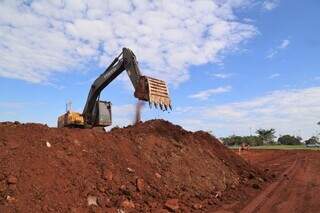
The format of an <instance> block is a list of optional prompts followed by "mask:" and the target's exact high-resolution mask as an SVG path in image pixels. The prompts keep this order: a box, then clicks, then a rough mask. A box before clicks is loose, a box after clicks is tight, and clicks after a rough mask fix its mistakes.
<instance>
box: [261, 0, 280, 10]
mask: <svg viewBox="0 0 320 213" xmlns="http://www.w3.org/2000/svg"><path fill="white" fill-rule="evenodd" d="M279 3H280V0H265V1H264V2H263V3H262V7H263V8H264V9H265V10H269V11H270V10H273V9H275V8H276V7H278V6H279Z"/></svg>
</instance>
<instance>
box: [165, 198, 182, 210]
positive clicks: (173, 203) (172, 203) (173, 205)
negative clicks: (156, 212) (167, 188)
mask: <svg viewBox="0 0 320 213" xmlns="http://www.w3.org/2000/svg"><path fill="white" fill-rule="evenodd" d="M164 205H165V207H166V208H168V209H169V210H171V211H177V210H178V209H179V200H178V199H170V200H167V202H166V203H165V204H164Z"/></svg>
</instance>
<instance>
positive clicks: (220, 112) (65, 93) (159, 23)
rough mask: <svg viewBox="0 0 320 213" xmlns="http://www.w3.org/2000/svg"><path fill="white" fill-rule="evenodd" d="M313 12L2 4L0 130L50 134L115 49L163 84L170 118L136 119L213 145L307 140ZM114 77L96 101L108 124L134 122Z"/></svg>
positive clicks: (276, 5) (236, 3)
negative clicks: (255, 139)
mask: <svg viewBox="0 0 320 213" xmlns="http://www.w3.org/2000/svg"><path fill="white" fill-rule="evenodd" d="M319 9H320V2H319V1H316V0H306V1H289V0H261V1H252V0H225V1H221V0H219V1H218V0H217V1H195V2H191V1H174V2H172V1H156V2H149V1H134V0H133V1H125V0H123V1H110V2H109V1H100V0H94V1H90V3H89V1H88V2H86V1H82V0H77V1H72V2H71V1H26V2H21V1H10V0H9V1H2V2H1V3H0V38H1V39H0V91H1V93H0V120H1V121H5V120H11V121H14V120H18V121H21V122H41V123H47V124H48V125H50V126H55V125H56V120H57V117H58V116H59V115H60V114H62V113H63V112H64V111H65V103H66V101H67V100H71V101H72V103H73V104H72V106H73V110H75V111H80V112H81V111H82V108H83V106H84V104H85V101H86V97H87V94H88V91H89V88H90V85H91V83H92V81H93V80H94V79H95V78H96V77H97V76H98V75H99V74H100V73H101V72H103V71H104V69H105V68H106V67H107V66H108V65H109V64H110V62H111V61H112V59H113V58H114V57H115V56H116V55H118V54H119V53H120V51H121V48H122V47H123V46H126V47H129V48H131V49H132V50H133V51H134V52H135V54H136V56H137V59H138V61H139V64H140V68H141V70H142V72H143V73H144V74H147V75H150V76H155V77H158V78H161V79H163V80H166V81H167V82H168V84H169V88H170V94H171V98H172V102H173V106H174V109H173V111H172V112H169V113H167V112H161V111H159V110H155V109H149V107H148V106H147V105H146V106H145V107H144V109H143V115H142V117H143V120H148V119H152V118H164V119H167V120H169V121H171V122H173V123H176V124H180V125H182V126H183V127H184V128H187V129H190V130H199V129H202V130H206V131H212V132H213V133H214V134H215V135H217V136H226V135H230V134H241V135H246V134H250V132H251V133H254V131H255V129H258V128H275V129H276V130H277V133H278V134H285V133H289V134H296V135H302V136H303V137H305V138H306V137H309V136H311V135H314V134H316V133H317V132H318V129H319V128H320V127H318V126H317V125H316V123H317V121H319V120H320V117H319V114H320V85H319V84H320V72H319V70H320V63H319V59H318V58H319V51H320V37H319V34H320V22H319V20H320V14H319V13H318V10H319ZM132 93H133V89H132V86H131V85H130V81H129V79H128V77H127V76H126V75H125V73H124V74H123V75H121V76H120V77H119V78H118V79H116V80H115V81H114V82H112V83H111V84H110V86H109V87H107V88H106V89H105V90H104V91H103V93H102V95H101V99H104V100H110V101H112V103H113V122H114V125H119V126H123V125H128V124H131V123H132V120H133V118H134V115H133V113H134V105H135V103H136V100H135V99H134V97H133V94H132Z"/></svg>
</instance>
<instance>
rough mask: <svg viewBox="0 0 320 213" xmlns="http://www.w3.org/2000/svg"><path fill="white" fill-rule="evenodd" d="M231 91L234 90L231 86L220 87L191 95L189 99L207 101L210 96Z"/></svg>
mask: <svg viewBox="0 0 320 213" xmlns="http://www.w3.org/2000/svg"><path fill="white" fill-rule="evenodd" d="M231 89H232V87H231V86H225V87H218V88H214V89H208V90H203V91H200V92H197V93H195V94H192V95H190V96H189V97H190V98H195V99H199V100H207V99H208V98H209V97H210V96H213V95H217V94H221V93H226V92H229V91H230V90H231Z"/></svg>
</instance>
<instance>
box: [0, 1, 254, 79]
mask: <svg viewBox="0 0 320 213" xmlns="http://www.w3.org/2000/svg"><path fill="white" fill-rule="evenodd" d="M249 3H250V0H237V1H235V0H224V1H220V0H216V1H187V0H186V1H174V2H172V1H166V0H162V1H143V0H122V1H104V0H91V1H83V0H73V1H64V0H57V1H41V0H39V1H11V0H4V1H2V3H1V5H0V37H1V39H0V58H1V59H0V76H1V77H7V78H13V79H21V80H25V81H28V82H33V83H42V82H48V81H49V82H50V79H51V77H53V76H55V75H56V74H58V73H63V72H68V71H76V70H84V71H89V70H90V66H88V65H89V64H90V65H94V66H96V65H99V66H101V67H103V68H104V67H106V66H107V65H108V64H109V63H110V61H111V60H112V59H113V58H114V57H115V56H116V55H117V54H119V52H120V51H121V48H122V47H124V46H126V47H129V48H131V49H132V50H133V51H134V52H135V53H136V55H137V56H138V60H139V62H140V65H141V67H142V68H143V69H142V70H143V72H144V73H145V74H151V73H152V75H153V76H156V77H161V78H163V79H165V80H166V81H168V82H169V83H171V84H176V85H178V84H179V83H181V82H183V81H186V80H187V79H188V78H189V71H188V68H189V66H190V65H199V64H205V63H209V62H213V63H214V62H217V61H219V60H221V57H223V55H224V53H225V52H227V51H232V50H235V49H237V48H238V46H239V44H240V43H242V42H244V41H247V40H248V39H250V38H252V37H254V36H255V35H256V32H257V30H256V28H255V26H253V25H252V24H250V23H246V22H245V21H242V20H240V19H239V18H238V17H237V16H236V14H235V11H236V10H238V9H242V10H243V9H244V8H246V6H247V5H248V4H249Z"/></svg>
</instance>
